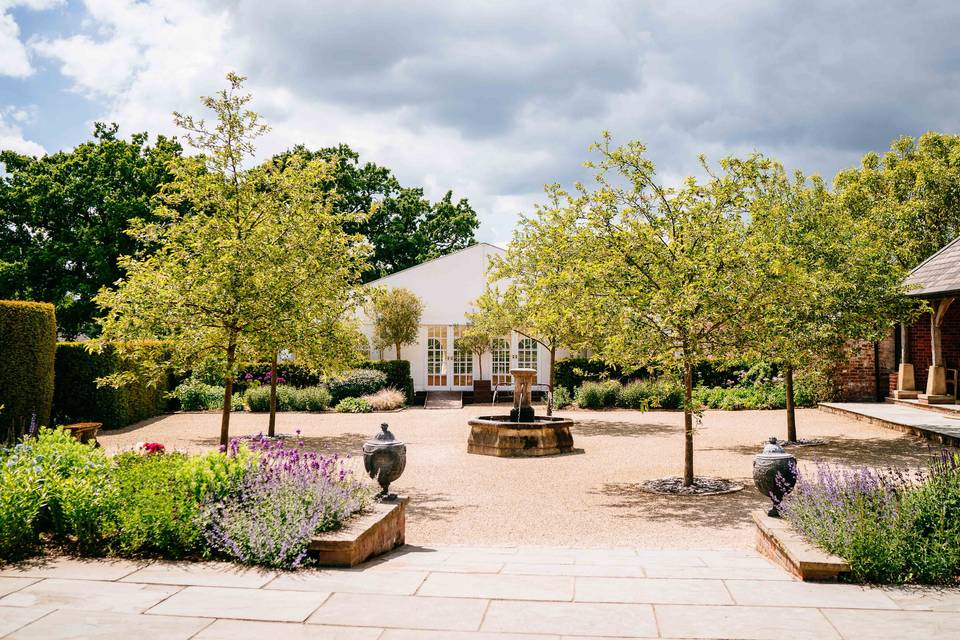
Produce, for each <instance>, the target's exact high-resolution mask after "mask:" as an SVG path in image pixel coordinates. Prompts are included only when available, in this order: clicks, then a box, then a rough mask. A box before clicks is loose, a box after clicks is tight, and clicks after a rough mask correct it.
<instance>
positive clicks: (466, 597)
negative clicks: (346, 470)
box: [0, 546, 960, 640]
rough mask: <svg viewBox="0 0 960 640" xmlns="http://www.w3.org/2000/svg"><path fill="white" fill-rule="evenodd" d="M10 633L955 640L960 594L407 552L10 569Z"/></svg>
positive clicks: (523, 555)
mask: <svg viewBox="0 0 960 640" xmlns="http://www.w3.org/2000/svg"><path fill="white" fill-rule="evenodd" d="M0 596H2V597H0V635H3V634H8V635H6V636H4V637H7V638H20V639H23V640H27V639H31V638H43V639H46V640H52V639H57V638H137V640H150V639H152V638H162V639H164V640H178V639H186V638H195V639H197V640H215V639H216V640H247V639H254V638H255V639H257V640H260V639H261V638H273V639H278V640H279V639H287V638H293V639H300V640H306V639H311V640H316V639H337V640H346V639H351V640H353V639H357V640H359V639H369V640H374V639H379V640H407V639H412V638H423V639H426V640H431V639H436V640H471V639H473V640H559V639H561V638H566V639H571V640H572V639H574V638H578V639H579V640H584V639H585V638H601V637H603V638H657V637H661V638H776V639H778V640H779V639H780V638H792V639H803V638H817V639H824V638H847V639H849V638H871V639H882V638H898V639H904V638H924V639H934V638H956V637H957V635H956V634H957V629H958V628H960V591H956V590H953V591H937V590H931V589H881V588H863V587H859V586H855V585H839V584H810V583H803V582H798V581H796V580H794V579H792V578H791V577H790V576H789V575H788V574H786V573H785V572H783V571H781V570H780V569H778V568H777V567H775V566H773V565H772V564H770V563H768V562H767V561H766V560H765V559H764V558H762V557H760V556H759V555H757V554H756V553H754V552H750V551H746V550H743V551H739V550H730V549H727V550H716V551H703V550H700V551H697V550H652V549H629V548H621V549H569V548H546V547H506V546H504V547H482V548H476V547H454V546H433V547H404V548H402V549H401V550H398V551H397V552H394V553H392V554H391V555H389V556H388V557H386V558H385V559H383V560H381V561H378V562H372V563H368V564H367V565H366V566H364V567H361V568H358V569H350V570H326V571H316V570H308V571H299V572H293V573H283V572H274V571H262V570H259V569H249V568H240V567H236V566H234V565H231V564H224V563H168V562H156V563H146V562H140V563H137V562H130V561H104V560H99V561H97V560H93V561H80V560H72V559H62V558H61V559H55V560H52V561H48V562H46V563H45V564H32V565H25V566H22V567H17V568H7V569H6V570H4V571H2V572H0Z"/></svg>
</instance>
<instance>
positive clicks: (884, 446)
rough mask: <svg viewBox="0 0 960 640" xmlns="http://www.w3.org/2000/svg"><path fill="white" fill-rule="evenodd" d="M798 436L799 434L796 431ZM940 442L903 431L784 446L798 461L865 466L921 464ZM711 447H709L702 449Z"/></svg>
mask: <svg viewBox="0 0 960 640" xmlns="http://www.w3.org/2000/svg"><path fill="white" fill-rule="evenodd" d="M800 435H801V436H802V434H800ZM943 448H944V447H942V446H941V445H938V444H936V443H933V442H930V441H929V440H925V439H923V438H919V437H916V436H910V435H906V434H904V435H903V436H902V437H900V438H893V439H881V438H849V439H847V438H828V439H827V443H826V444H824V445H820V446H816V447H786V449H787V451H788V452H790V453H792V454H793V455H795V456H796V457H797V459H798V460H801V461H804V462H807V461H823V462H829V463H831V464H841V465H847V466H858V465H864V466H868V467H922V466H926V465H927V464H928V463H929V462H931V461H932V460H934V459H938V458H939V457H940V451H941V450H942V449H943ZM762 449H763V443H760V442H758V443H757V444H755V445H736V446H730V447H713V448H712V450H714V451H730V452H733V453H737V454H740V455H742V456H746V457H749V458H751V459H752V458H753V457H754V456H756V455H757V454H758V453H760V451H761V450H762ZM706 450H711V449H706Z"/></svg>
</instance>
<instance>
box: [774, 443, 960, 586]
mask: <svg viewBox="0 0 960 640" xmlns="http://www.w3.org/2000/svg"><path fill="white" fill-rule="evenodd" d="M781 510H782V512H783V514H784V517H785V518H786V519H787V520H788V521H789V522H790V524H791V525H792V526H793V527H794V529H796V531H798V532H799V533H800V534H801V535H802V536H803V537H804V538H805V539H807V540H808V541H810V542H811V543H812V544H814V545H816V546H818V547H820V548H821V549H824V550H825V551H827V552H829V553H832V554H835V555H837V556H840V557H841V558H843V559H844V560H846V561H847V562H848V563H849V565H850V572H851V576H852V578H853V579H854V580H857V581H860V582H881V583H908V582H916V583H927V584H955V583H956V582H957V580H958V578H960V454H946V453H945V454H944V455H943V456H942V457H941V459H940V460H938V461H936V462H935V463H934V464H931V465H930V467H929V468H928V469H926V470H922V471H915V472H909V473H908V472H904V471H901V470H896V469H887V470H874V469H869V468H865V467H861V468H857V469H842V468H839V467H834V466H830V465H827V464H819V465H818V466H817V471H816V474H815V475H814V476H813V477H809V478H808V477H806V476H801V477H800V479H799V481H798V483H797V486H796V488H795V489H794V491H793V493H791V494H790V495H789V496H788V497H787V498H786V499H785V500H784V501H783V503H782V504H781Z"/></svg>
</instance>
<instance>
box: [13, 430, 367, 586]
mask: <svg viewBox="0 0 960 640" xmlns="http://www.w3.org/2000/svg"><path fill="white" fill-rule="evenodd" d="M373 496H374V491H373V489H372V488H370V487H368V486H365V485H363V484H361V483H360V482H359V481H358V480H357V479H356V478H355V477H354V476H353V475H352V474H351V473H350V472H349V471H348V470H347V468H346V467H345V466H344V464H343V461H342V460H340V459H338V458H337V457H336V456H333V457H326V456H322V455H319V454H317V453H314V452H310V451H304V450H303V449H302V448H301V447H299V446H296V447H289V446H285V445H284V444H283V442H281V441H272V440H268V439H266V438H263V437H262V436H260V437H256V438H253V439H249V440H244V441H241V440H237V439H235V440H233V441H232V442H231V443H230V445H229V447H227V448H226V450H225V451H219V452H211V453H207V454H202V455H185V454H182V453H166V452H164V447H163V445H162V444H160V443H145V444H143V445H141V446H139V447H138V448H137V449H136V450H135V451H131V452H127V453H123V454H119V455H116V456H113V457H109V456H107V455H106V454H105V453H104V452H103V450H101V449H95V448H93V447H92V446H90V445H85V444H81V443H79V442H77V441H76V440H74V439H73V438H72V437H70V436H69V434H67V433H65V432H64V431H63V430H60V429H57V430H51V429H41V430H40V432H39V433H38V434H37V436H36V437H26V438H24V439H23V440H22V441H21V442H20V443H19V444H17V445H16V446H14V447H10V448H6V449H2V450H0V560H13V559H18V558H23V557H26V556H29V555H32V554H36V553H39V552H41V551H42V550H43V548H44V547H46V548H53V549H59V550H64V551H68V552H71V553H76V554H79V555H94V556H100V555H108V556H118V557H161V558H201V557H202V558H211V557H220V558H226V559H231V560H235V561H237V562H242V563H247V564H258V565H264V566H270V567H282V568H295V567H298V566H301V565H302V564H304V563H305V562H307V561H308V557H307V550H308V546H309V544H310V542H311V540H312V539H313V537H314V535H316V534H317V533H320V532H325V531H332V530H335V529H337V528H339V527H340V526H342V525H343V523H344V522H345V521H347V520H348V519H349V518H350V517H352V516H354V515H355V514H358V513H360V512H363V511H364V510H365V509H367V508H369V506H370V505H371V504H372V501H373Z"/></svg>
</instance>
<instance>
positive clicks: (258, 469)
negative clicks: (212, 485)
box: [200, 436, 373, 569]
mask: <svg viewBox="0 0 960 640" xmlns="http://www.w3.org/2000/svg"><path fill="white" fill-rule="evenodd" d="M243 447H249V448H250V449H251V450H253V451H256V452H258V453H259V457H258V459H257V462H256V463H255V466H254V467H253V468H252V469H251V470H250V472H249V473H247V474H246V476H245V477H244V479H243V481H242V483H241V484H240V486H239V488H238V490H237V491H236V492H234V493H232V494H231V495H228V496H226V497H224V498H223V499H221V500H215V499H209V498H208V499H205V500H204V501H203V503H202V504H201V507H200V521H201V523H202V526H203V529H204V535H205V537H206V539H207V542H208V544H209V545H210V546H211V547H212V548H213V549H215V550H217V551H219V552H221V553H223V554H225V555H227V556H229V557H231V558H233V559H235V560H237V561H238V562H242V563H245V564H260V565H266V566H270V567H280V568H288V569H293V568H296V567H299V566H301V565H303V564H304V563H305V561H306V560H307V548H308V546H309V543H310V540H311V538H312V537H313V536H314V534H316V533H319V532H322V531H330V530H333V529H336V528H338V527H340V526H341V525H342V523H343V522H344V520H346V518H348V517H349V516H351V515H353V514H355V513H357V512H359V511H362V510H363V509H365V508H366V507H367V506H368V505H369V504H370V502H371V501H372V498H373V491H372V490H371V489H369V488H367V487H364V486H363V485H362V484H361V483H360V482H359V481H357V480H356V478H355V477H354V476H353V475H352V474H351V473H350V472H349V471H348V469H347V468H346V467H345V466H344V464H343V460H341V459H340V458H338V457H337V456H332V457H327V456H322V455H320V454H318V453H316V452H313V451H305V450H304V449H303V447H302V444H300V445H297V446H294V447H288V446H285V445H284V443H283V441H281V440H269V439H267V438H264V437H262V436H258V437H256V438H254V439H252V440H250V441H248V442H246V443H241V441H240V440H238V439H234V440H232V441H231V442H230V444H229V446H228V447H227V453H228V455H231V456H234V455H237V454H238V453H239V452H240V451H242V448H243Z"/></svg>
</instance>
